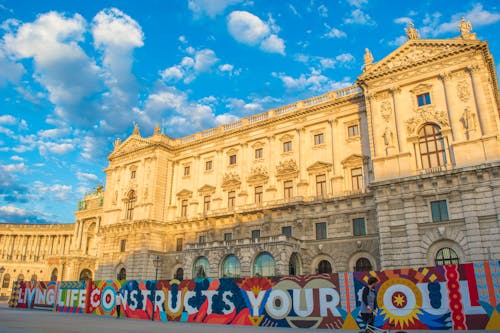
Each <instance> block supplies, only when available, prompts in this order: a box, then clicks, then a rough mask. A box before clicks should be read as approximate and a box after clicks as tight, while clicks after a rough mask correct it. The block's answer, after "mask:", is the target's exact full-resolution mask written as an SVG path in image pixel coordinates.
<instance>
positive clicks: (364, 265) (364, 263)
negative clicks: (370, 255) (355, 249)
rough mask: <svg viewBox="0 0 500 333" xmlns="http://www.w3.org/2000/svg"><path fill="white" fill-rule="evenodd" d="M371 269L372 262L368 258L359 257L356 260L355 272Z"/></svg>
mask: <svg viewBox="0 0 500 333" xmlns="http://www.w3.org/2000/svg"><path fill="white" fill-rule="evenodd" d="M371 270H372V264H371V262H370V260H368V259H366V258H359V259H358V260H357V261H356V266H355V267H354V271H355V272H369V271H371Z"/></svg>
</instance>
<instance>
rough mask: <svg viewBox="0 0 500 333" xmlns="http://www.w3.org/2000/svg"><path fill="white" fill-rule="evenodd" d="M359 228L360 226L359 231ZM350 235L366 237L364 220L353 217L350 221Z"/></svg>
mask: <svg viewBox="0 0 500 333" xmlns="http://www.w3.org/2000/svg"><path fill="white" fill-rule="evenodd" d="M360 226H362V228H361V230H360ZM352 234H353V235H354V236H366V218H364V217H355V218H353V219H352Z"/></svg>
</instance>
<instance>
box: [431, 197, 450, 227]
mask: <svg viewBox="0 0 500 333" xmlns="http://www.w3.org/2000/svg"><path fill="white" fill-rule="evenodd" d="M431 212H432V222H441V221H448V220H449V218H448V207H447V205H446V200H438V201H431Z"/></svg>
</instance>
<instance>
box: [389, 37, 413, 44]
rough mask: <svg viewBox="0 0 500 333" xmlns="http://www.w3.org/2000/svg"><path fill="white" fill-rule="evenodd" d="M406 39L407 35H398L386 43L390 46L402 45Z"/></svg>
mask: <svg viewBox="0 0 500 333" xmlns="http://www.w3.org/2000/svg"><path fill="white" fill-rule="evenodd" d="M407 40H408V37H406V36H399V37H396V38H395V39H393V40H390V41H389V42H388V43H387V44H389V45H390V46H400V45H403V44H404V43H405V42H406V41H407Z"/></svg>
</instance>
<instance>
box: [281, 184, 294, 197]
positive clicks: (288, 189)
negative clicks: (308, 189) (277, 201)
mask: <svg viewBox="0 0 500 333" xmlns="http://www.w3.org/2000/svg"><path fill="white" fill-rule="evenodd" d="M292 189H293V182H292V181H291V180H285V181H284V182H283V193H284V197H285V199H290V198H291V197H292Z"/></svg>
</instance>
